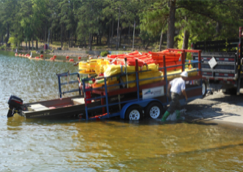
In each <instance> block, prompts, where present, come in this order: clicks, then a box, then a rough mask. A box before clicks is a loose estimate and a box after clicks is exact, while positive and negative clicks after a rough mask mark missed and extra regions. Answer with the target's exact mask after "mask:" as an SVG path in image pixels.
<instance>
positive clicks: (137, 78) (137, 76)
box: [135, 59, 139, 101]
mask: <svg viewBox="0 0 243 172" xmlns="http://www.w3.org/2000/svg"><path fill="white" fill-rule="evenodd" d="M135 71H136V84H137V98H138V101H139V73H138V59H136V66H135Z"/></svg>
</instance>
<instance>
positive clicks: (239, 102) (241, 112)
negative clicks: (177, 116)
mask: <svg viewBox="0 0 243 172" xmlns="http://www.w3.org/2000/svg"><path fill="white" fill-rule="evenodd" d="M186 109H187V115H186V118H188V119H193V120H196V121H200V120H202V121H214V122H216V123H217V122H223V123H229V124H230V123H232V124H234V125H235V124H243V90H241V94H240V95H238V96H237V95H227V94H224V93H222V92H214V94H213V95H207V96H206V97H205V98H203V99H197V100H194V101H192V102H190V103H188V104H187V105H186Z"/></svg>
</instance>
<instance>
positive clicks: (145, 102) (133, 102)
mask: <svg viewBox="0 0 243 172" xmlns="http://www.w3.org/2000/svg"><path fill="white" fill-rule="evenodd" d="M163 61H164V67H162V68H159V70H162V71H164V75H163V76H159V77H151V78H147V79H141V80H140V79H139V73H142V72H147V71H150V70H143V71H138V69H137V68H136V71H135V72H129V73H127V72H126V70H125V72H123V67H124V66H121V74H118V75H113V76H110V77H101V79H102V78H103V79H104V86H102V87H98V88H86V85H85V83H86V82H89V81H90V80H92V78H85V79H81V82H82V86H83V89H82V90H83V93H84V98H85V113H86V120H88V119H95V117H91V118H89V115H88V112H89V110H94V109H100V108H106V113H107V114H106V115H104V116H100V117H99V118H100V119H104V118H110V117H114V116H120V117H121V118H122V119H124V118H125V113H126V110H127V109H128V108H129V107H130V106H132V105H139V106H141V107H143V108H144V107H146V106H147V105H148V104H149V103H151V102H158V103H160V104H161V105H162V106H165V105H167V104H169V100H168V96H167V85H168V79H167V77H168V76H172V75H175V74H169V75H168V76H167V68H173V67H179V66H182V70H184V68H185V63H184V64H180V65H174V66H169V67H166V64H165V57H163ZM185 62H188V61H186V60H185ZM190 63H201V62H199V61H198V60H191V62H190ZM197 71H200V69H197ZM128 74H135V75H136V79H135V81H127V80H126V82H120V83H119V84H113V85H107V79H108V78H113V77H117V76H119V77H121V76H126V75H128ZM69 75H79V74H78V73H72V74H69V72H66V73H62V74H57V76H58V84H59V94H60V98H61V97H62V94H63V93H69V92H74V91H79V93H80V95H81V90H80V89H74V90H70V91H66V92H62V91H61V86H62V85H66V84H73V83H76V82H78V81H70V82H68V83H67V82H64V83H61V79H60V77H65V76H69ZM163 77H164V81H165V83H166V85H165V96H166V102H165V103H162V102H161V101H160V100H158V99H142V98H140V96H139V91H140V89H139V82H140V81H145V80H152V79H156V78H163ZM134 82H136V87H137V90H136V92H137V98H136V99H133V100H128V101H123V102H120V101H118V102H116V103H109V101H108V88H109V87H113V86H121V85H123V84H126V85H127V84H129V83H134ZM200 83H201V84H200V86H198V87H194V88H189V89H186V91H188V90H193V89H198V88H202V80H201V82H200ZM101 88H104V91H105V95H102V96H99V97H95V98H87V96H86V92H87V91H92V90H98V89H101ZM201 97H202V96H197V97H192V98H189V101H190V100H194V99H195V98H201ZM102 98H105V99H106V104H105V105H100V106H96V107H88V104H87V101H89V100H91V101H92V100H95V99H102ZM120 104H125V105H124V106H123V107H122V109H121V110H120V111H119V112H116V113H112V114H110V109H109V107H110V106H114V105H120Z"/></svg>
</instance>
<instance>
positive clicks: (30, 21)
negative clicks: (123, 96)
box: [0, 0, 243, 50]
mask: <svg viewBox="0 0 243 172" xmlns="http://www.w3.org/2000/svg"><path fill="white" fill-rule="evenodd" d="M242 11H243V3H242V2H241V1H240V0H196V1H195V0H0V36H1V37H0V41H1V42H2V41H3V42H5V43H6V44H11V46H12V47H13V48H15V47H17V46H19V45H20V44H21V43H22V42H26V43H27V42H28V43H29V47H31V43H32V46H33V41H36V43H35V46H36V48H37V47H38V41H44V42H52V41H60V42H61V45H60V46H61V47H63V43H64V42H68V44H69V47H72V46H81V47H83V46H85V47H86V46H88V47H89V49H90V50H92V46H93V45H94V44H96V45H101V44H102V43H103V44H104V41H103V42H102V40H106V42H105V44H106V45H108V46H109V47H111V46H112V45H113V47H116V48H118V47H123V46H124V45H122V44H121V39H123V40H127V41H125V43H126V45H129V46H133V44H132V41H133V36H134V35H135V36H136V37H137V38H138V37H139V38H140V40H141V43H142V44H143V47H144V48H145V49H146V48H147V47H148V46H149V45H151V44H152V43H155V42H159V41H160V44H161V43H162V42H163V39H164V37H165V36H166V37H167V47H175V46H176V45H180V46H182V47H183V48H188V44H189V42H191V41H206V40H217V39H230V38H237V36H238V28H239V26H243V13H242ZM166 33H167V35H166ZM175 33H176V35H177V36H176V35H175ZM182 47H178V48H182ZM26 48H27V47H26ZM160 48H161V47H160Z"/></svg>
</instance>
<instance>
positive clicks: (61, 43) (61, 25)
mask: <svg viewBox="0 0 243 172" xmlns="http://www.w3.org/2000/svg"><path fill="white" fill-rule="evenodd" d="M62 32H63V25H61V48H62V47H63V35H62Z"/></svg>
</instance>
